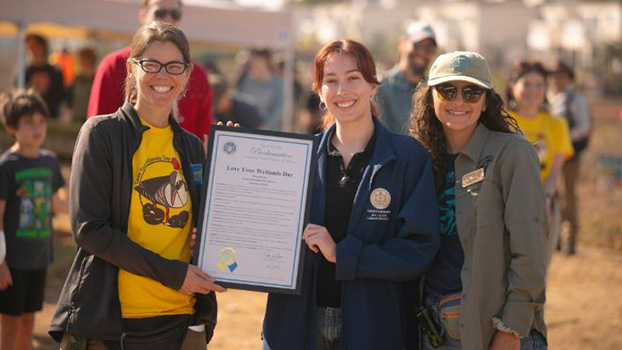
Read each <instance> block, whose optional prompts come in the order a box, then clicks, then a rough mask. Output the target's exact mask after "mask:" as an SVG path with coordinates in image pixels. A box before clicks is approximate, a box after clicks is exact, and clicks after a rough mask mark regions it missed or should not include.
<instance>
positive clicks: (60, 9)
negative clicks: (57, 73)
mask: <svg viewBox="0 0 622 350" xmlns="http://www.w3.org/2000/svg"><path fill="white" fill-rule="evenodd" d="M139 1H140V0H125V1H123V0H1V1H0V22H10V23H13V24H15V25H16V26H17V34H18V35H17V36H18V56H19V63H18V72H20V73H21V74H20V76H19V77H18V82H19V86H24V76H23V72H24V66H25V63H24V57H25V49H24V44H23V42H24V36H25V31H26V28H27V27H28V25H29V24H36V23H54V24H59V25H64V26H70V27H81V28H84V29H86V30H89V31H95V32H104V33H117V34H127V35H132V34H133V33H134V32H135V31H136V29H137V28H138V26H139V20H138V7H139V5H138V4H139ZM180 27H181V28H182V29H183V30H184V33H185V34H186V36H187V37H188V39H189V40H191V41H194V42H206V43H216V44H234V45H240V46H261V47H266V48H271V49H276V50H284V51H285V64H286V67H285V77H284V78H285V79H284V80H285V92H284V94H285V96H284V97H285V99H284V101H285V106H284V108H283V109H284V118H283V122H284V123H283V127H284V129H285V130H291V129H292V125H293V114H292V110H293V108H292V103H291V101H292V98H291V96H292V81H293V69H294V38H293V28H292V16H291V13H290V12H288V11H266V10H261V9H249V8H244V7H240V6H237V5H235V4H234V3H232V2H228V1H226V0H185V1H184V15H183V18H182V20H181V25H180Z"/></svg>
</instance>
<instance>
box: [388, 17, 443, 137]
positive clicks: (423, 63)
mask: <svg viewBox="0 0 622 350" xmlns="http://www.w3.org/2000/svg"><path fill="white" fill-rule="evenodd" d="M398 50H399V60H398V62H397V64H396V65H395V66H394V67H393V68H391V69H390V70H389V71H387V72H386V73H385V75H384V77H383V82H382V85H381V86H380V87H379V89H378V92H377V98H378V107H379V108H380V120H381V121H382V123H383V124H384V125H385V126H386V127H388V128H389V129H390V130H392V131H394V132H398V133H408V117H409V114H410V109H411V100H412V94H413V92H414V91H415V86H416V85H417V83H418V82H419V81H421V80H422V79H424V78H425V72H426V69H427V68H428V65H429V64H430V62H432V60H433V59H434V58H435V57H436V54H437V51H438V46H437V44H436V34H435V33H434V30H433V29H432V27H431V26H430V25H429V24H426V23H424V22H413V23H410V24H409V25H408V26H407V27H406V30H405V31H404V34H403V35H402V37H401V38H400V40H399V44H398Z"/></svg>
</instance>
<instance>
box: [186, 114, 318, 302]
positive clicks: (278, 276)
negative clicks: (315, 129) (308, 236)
mask: <svg viewBox="0 0 622 350" xmlns="http://www.w3.org/2000/svg"><path fill="white" fill-rule="evenodd" d="M209 142H210V147H209V152H208V156H207V162H206V164H207V165H206V166H205V173H204V174H203V186H202V199H201V210H200V212H199V218H198V224H197V228H198V233H197V242H196V244H195V252H194V257H195V262H196V264H197V266H198V267H199V268H200V269H201V270H203V271H204V272H206V273H207V274H209V275H210V276H212V277H213V278H214V279H215V280H216V282H217V283H218V284H220V285H222V286H224V287H227V288H235V289H245V290H253V291H263V292H277V293H287V294H300V283H301V278H302V271H303V270H302V262H303V261H304V256H303V253H304V249H302V248H303V244H304V242H303V241H302V233H303V230H304V228H305V225H306V224H307V220H308V207H309V203H310V200H311V191H312V187H313V181H314V177H315V172H316V166H315V151H316V145H315V143H314V137H313V136H307V135H299V134H292V133H283V132H272V131H260V130H245V129H240V128H231V127H224V126H215V125H212V130H211V133H210V139H209Z"/></svg>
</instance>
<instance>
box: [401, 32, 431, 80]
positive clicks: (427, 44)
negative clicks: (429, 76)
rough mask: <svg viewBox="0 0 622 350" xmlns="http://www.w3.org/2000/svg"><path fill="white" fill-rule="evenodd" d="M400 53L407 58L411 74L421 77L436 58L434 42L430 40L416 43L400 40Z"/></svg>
mask: <svg viewBox="0 0 622 350" xmlns="http://www.w3.org/2000/svg"><path fill="white" fill-rule="evenodd" d="M400 52H401V54H402V55H404V56H406V57H408V69H409V70H410V72H411V73H412V74H416V75H422V74H423V73H424V72H425V70H426V69H427V67H428V65H429V64H430V62H431V61H432V59H434V57H436V52H437V47H436V42H435V41H434V40H432V39H430V38H428V39H424V40H421V41H418V42H413V41H411V40H407V39H402V41H401V42H400Z"/></svg>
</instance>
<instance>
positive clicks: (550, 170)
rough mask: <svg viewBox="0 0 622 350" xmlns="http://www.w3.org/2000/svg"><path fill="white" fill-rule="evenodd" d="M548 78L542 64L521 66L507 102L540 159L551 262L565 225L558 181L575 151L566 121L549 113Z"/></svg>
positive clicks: (511, 81) (515, 72)
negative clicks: (558, 202)
mask: <svg viewBox="0 0 622 350" xmlns="http://www.w3.org/2000/svg"><path fill="white" fill-rule="evenodd" d="M546 76H547V71H546V70H545V69H544V67H543V66H542V64H541V63H539V62H528V61H519V62H517V63H516V64H515V65H514V68H513V69H512V72H511V73H510V78H509V79H508V88H507V102H508V105H509V107H510V109H511V110H512V112H511V114H512V116H513V117H514V118H515V119H516V121H517V122H518V125H519V126H520V128H521V130H522V132H523V135H524V136H525V138H527V140H529V141H530V142H531V143H532V144H533V146H534V148H535V149H536V152H537V153H538V157H539V158H540V174H541V177H542V186H543V187H544V193H545V194H546V200H547V209H548V212H549V224H550V231H549V254H548V261H549V262H550V257H551V253H552V250H553V247H554V246H555V245H556V244H557V240H558V236H559V230H560V227H559V226H560V224H561V216H560V212H559V207H558V205H557V199H556V196H555V191H556V187H557V179H558V178H559V175H560V174H561V172H562V167H563V166H564V161H565V160H566V159H569V158H570V157H572V155H573V153H574V151H573V149H572V143H571V142H570V134H569V132H568V124H567V123H566V120H564V119H563V118H562V117H558V116H554V115H551V114H550V113H549V112H548V111H547V109H546Z"/></svg>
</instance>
